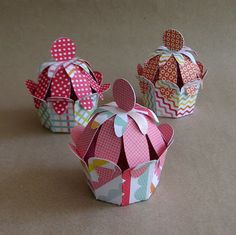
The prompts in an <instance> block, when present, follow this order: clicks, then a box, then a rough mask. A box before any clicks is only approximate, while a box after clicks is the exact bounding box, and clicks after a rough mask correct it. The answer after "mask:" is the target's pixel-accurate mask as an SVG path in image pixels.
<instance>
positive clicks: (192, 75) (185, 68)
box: [179, 57, 201, 84]
mask: <svg viewBox="0 0 236 235" xmlns="http://www.w3.org/2000/svg"><path fill="white" fill-rule="evenodd" d="M179 69H180V73H181V77H182V80H183V83H184V84H186V83H188V82H193V81H195V80H197V79H200V78H198V77H199V74H200V73H201V72H200V69H199V67H198V65H197V64H194V63H192V62H191V60H190V59H189V58H188V57H185V62H184V64H183V65H181V64H179Z"/></svg>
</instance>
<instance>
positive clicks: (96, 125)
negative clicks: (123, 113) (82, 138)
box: [91, 111, 115, 129]
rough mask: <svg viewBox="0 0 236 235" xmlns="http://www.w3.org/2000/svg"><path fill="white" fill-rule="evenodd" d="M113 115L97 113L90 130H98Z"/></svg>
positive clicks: (107, 112)
mask: <svg viewBox="0 0 236 235" xmlns="http://www.w3.org/2000/svg"><path fill="white" fill-rule="evenodd" d="M114 115H115V114H114V113H111V112H109V111H106V112H102V113H99V114H98V115H97V116H96V117H95V118H94V119H93V122H92V125H91V128H92V129H97V128H99V127H100V126H101V125H102V124H103V123H104V122H105V121H107V120H108V119H109V118H111V117H112V116H114Z"/></svg>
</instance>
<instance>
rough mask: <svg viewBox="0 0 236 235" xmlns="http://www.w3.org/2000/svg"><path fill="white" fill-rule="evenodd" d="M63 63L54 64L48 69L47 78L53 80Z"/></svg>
mask: <svg viewBox="0 0 236 235" xmlns="http://www.w3.org/2000/svg"><path fill="white" fill-rule="evenodd" d="M62 65H63V62H54V63H53V64H52V65H50V66H49V68H48V77H49V78H53V77H55V74H56V73H57V71H58V70H59V69H61V67H62Z"/></svg>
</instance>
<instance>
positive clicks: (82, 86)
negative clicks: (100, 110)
mask: <svg viewBox="0 0 236 235" xmlns="http://www.w3.org/2000/svg"><path fill="white" fill-rule="evenodd" d="M66 72H67V73H68V75H69V76H70V77H71V82H72V86H73V89H74V92H75V94H76V96H77V98H78V99H79V100H81V101H80V105H81V106H82V107H83V108H84V109H86V110H91V109H92V108H93V101H92V99H91V97H89V96H90V95H91V94H92V90H91V88H90V83H89V81H88V76H91V75H89V74H87V73H85V72H84V71H83V70H82V69H81V68H80V67H78V66H74V65H70V66H68V67H67V68H66ZM85 96H88V97H87V98H84V97H85ZM83 98H84V99H83ZM82 99H83V100H82Z"/></svg>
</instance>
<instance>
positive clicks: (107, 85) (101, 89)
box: [98, 83, 111, 94]
mask: <svg viewBox="0 0 236 235" xmlns="http://www.w3.org/2000/svg"><path fill="white" fill-rule="evenodd" d="M110 86H111V84H109V83H106V84H103V85H101V86H100V88H99V91H98V92H99V93H100V94H102V93H103V92H105V91H107V90H108V89H109V88H110Z"/></svg>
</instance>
